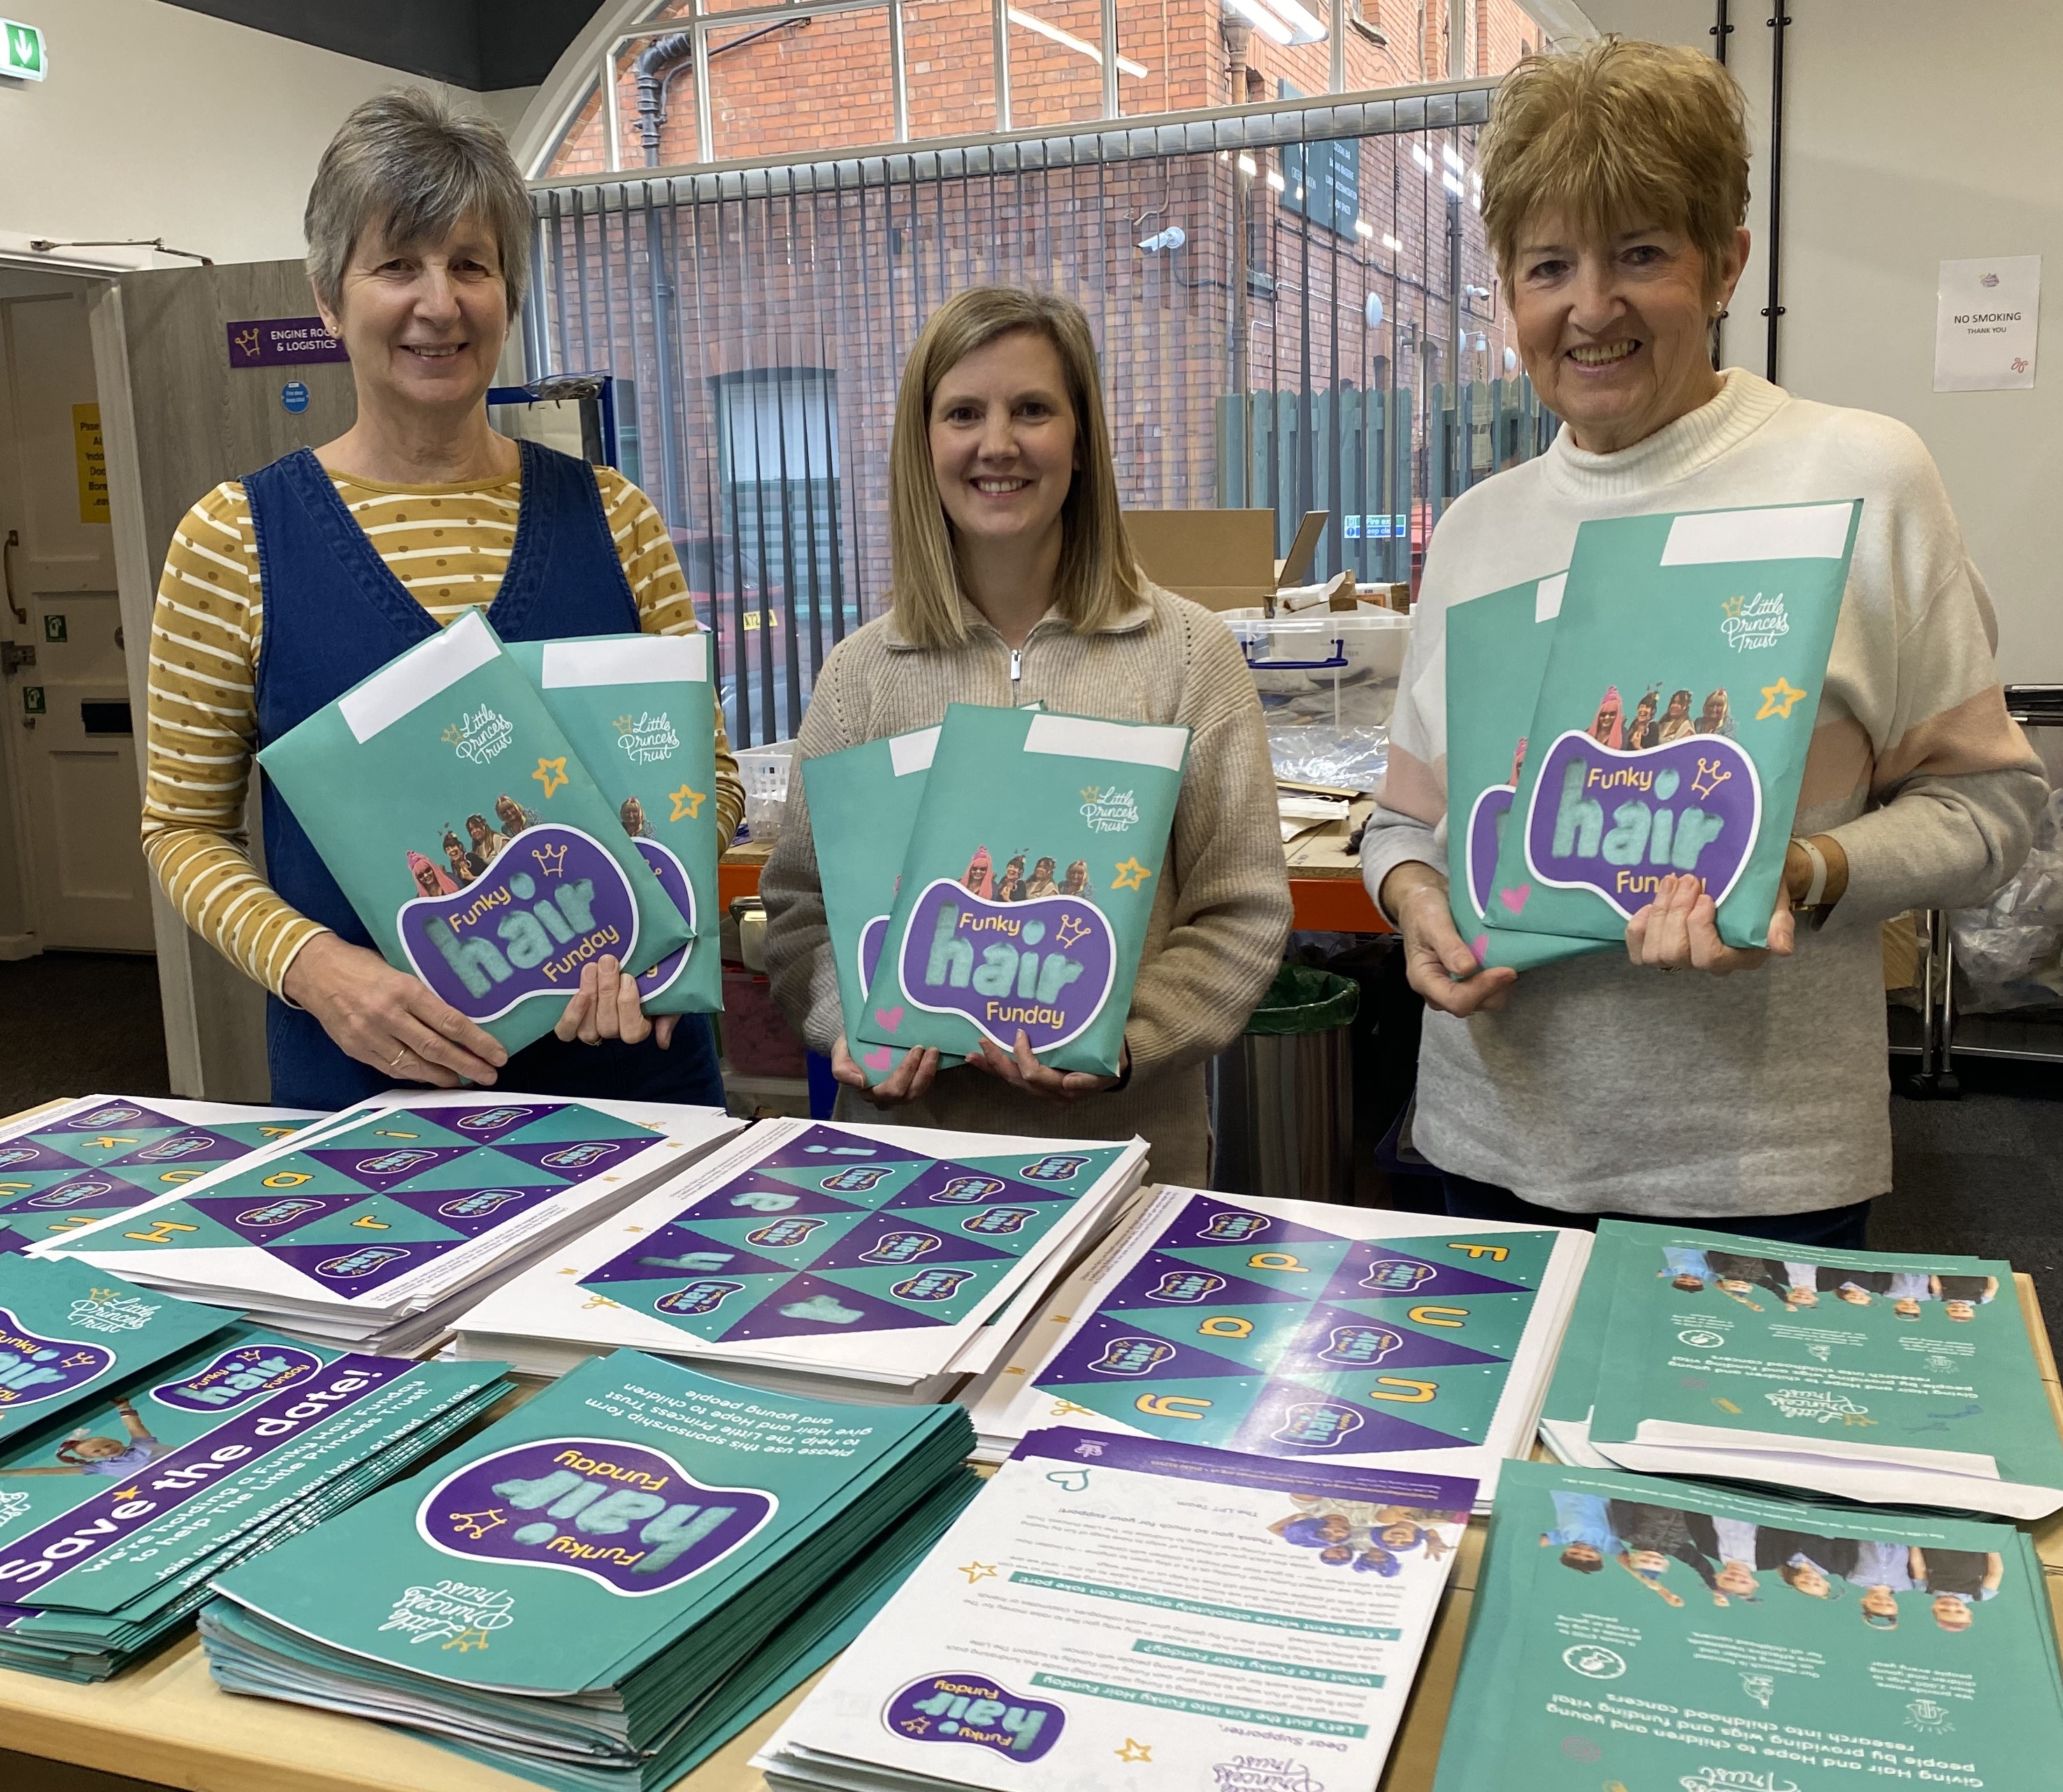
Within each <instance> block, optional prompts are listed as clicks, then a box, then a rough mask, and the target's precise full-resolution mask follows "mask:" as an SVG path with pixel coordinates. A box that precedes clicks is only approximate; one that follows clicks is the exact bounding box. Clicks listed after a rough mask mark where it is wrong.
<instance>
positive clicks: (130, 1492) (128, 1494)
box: [108, 1481, 143, 1503]
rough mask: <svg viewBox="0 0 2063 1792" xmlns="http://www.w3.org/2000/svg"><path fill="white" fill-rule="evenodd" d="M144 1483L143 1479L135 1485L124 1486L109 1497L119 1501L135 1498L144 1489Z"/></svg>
mask: <svg viewBox="0 0 2063 1792" xmlns="http://www.w3.org/2000/svg"><path fill="white" fill-rule="evenodd" d="M142 1488H143V1483H142V1482H141V1481H139V1482H138V1483H137V1484H136V1485H135V1487H125V1488H120V1489H119V1490H118V1491H116V1492H114V1493H111V1494H110V1495H109V1496H108V1497H109V1498H110V1499H111V1500H115V1501H117V1502H118V1503H119V1501H121V1500H133V1499H135V1497H136V1496H137V1494H138V1493H139V1492H140V1491H141V1490H142Z"/></svg>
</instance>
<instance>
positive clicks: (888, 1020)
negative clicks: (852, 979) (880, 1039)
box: [874, 1002, 903, 1033]
mask: <svg viewBox="0 0 2063 1792" xmlns="http://www.w3.org/2000/svg"><path fill="white" fill-rule="evenodd" d="M874 1017H875V1020H877V1021H879V1022H880V1023H881V1025H882V1028H883V1031H885V1032H888V1033H893V1032H895V1029H897V1028H898V1027H899V1026H901V1025H903V1005H902V1003H900V1002H898V1003H897V1004H896V1005H895V1006H894V1007H893V1008H877V1009H875V1011H874Z"/></svg>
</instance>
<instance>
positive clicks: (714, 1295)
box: [652, 1281, 745, 1319]
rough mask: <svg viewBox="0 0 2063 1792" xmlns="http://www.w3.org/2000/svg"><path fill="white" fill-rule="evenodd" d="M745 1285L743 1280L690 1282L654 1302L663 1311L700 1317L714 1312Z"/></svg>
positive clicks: (683, 1315)
mask: <svg viewBox="0 0 2063 1792" xmlns="http://www.w3.org/2000/svg"><path fill="white" fill-rule="evenodd" d="M744 1286H745V1284H744V1283H742V1282H716V1281H703V1282H690V1283H688V1285H687V1286H686V1287H684V1288H676V1289H675V1290H674V1291H673V1292H672V1293H671V1294H670V1295H660V1297H659V1298H658V1299H657V1300H655V1301H653V1303H652V1304H653V1306H654V1307H658V1310H659V1311H661V1312H662V1313H674V1314H678V1315H680V1316H681V1317H682V1318H683V1319H698V1318H699V1317H700V1316H701V1315H703V1314H705V1313H714V1311H716V1310H717V1309H718V1307H721V1306H722V1305H723V1303H725V1302H726V1301H727V1300H728V1299H730V1297H731V1296H732V1295H734V1294H736V1293H737V1292H738V1291H739V1290H740V1289H741V1288H742V1287H744Z"/></svg>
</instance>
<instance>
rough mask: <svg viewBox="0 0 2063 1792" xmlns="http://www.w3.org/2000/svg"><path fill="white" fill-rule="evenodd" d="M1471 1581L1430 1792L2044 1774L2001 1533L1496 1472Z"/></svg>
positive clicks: (2029, 1634)
mask: <svg viewBox="0 0 2063 1792" xmlns="http://www.w3.org/2000/svg"><path fill="white" fill-rule="evenodd" d="M1476 1585H1477V1591H1476V1597H1475V1603H1474V1609H1473V1610H1472V1611H1471V1613H1470V1623H1469V1632H1468V1640H1467V1643H1466V1648H1465V1651H1464V1653H1463V1655H1462V1671H1461V1677H1460V1680H1459V1681H1458V1685H1456V1687H1455V1690H1454V1714H1455V1721H1454V1722H1451V1723H1450V1724H1449V1726H1448V1727H1447V1734H1446V1742H1445V1745H1444V1746H1443V1747H1442V1751H1441V1755H1440V1770H1439V1776H1438V1779H1437V1780H1436V1781H1435V1782H1434V1792H1511V1789H1512V1788H1514V1787H1516V1786H1524V1787H1526V1789H1527V1792H1599V1787H1601V1786H1603V1787H1605V1788H1608V1789H1617V1788H1641V1789H1645V1788H1649V1787H1653V1788H1658V1789H1659V1788H1660V1787H1663V1786H1667V1787H1669V1788H1671V1789H1672V1792H1674V1789H1675V1788H1676V1787H1679V1786H1682V1787H1684V1788H1686V1789H1687V1792H1723V1789H1726V1788H1740V1789H1742V1792H1750V1789H1752V1792H1825V1789H1826V1788H1828V1787H1832V1786H1855V1785H1868V1786H1876V1785H1880V1784H1883V1783H1885V1782H1897V1783H1899V1784H1919V1785H1930V1786H1989V1787H1993V1788H1996V1789H1997V1792H2007V1789H2009V1788H2010V1789H2011V1792H2023V1789H2025V1792H2032V1789H2033V1788H2035V1787H2037V1786H2053V1785H2054V1784H2055V1783H2056V1778H2055V1775H2056V1772H2057V1762H2058V1760H2059V1759H2063V1677H2059V1670H2058V1668H2057V1653H2056V1630H2055V1622H2054V1618H2053V1614H2052V1613H2051V1609H2050V1606H2049V1599H2048V1597H2047V1596H2046V1593H2045V1589H2044V1588H2043V1585H2042V1574H2041V1564H2040V1563H2039V1562H2038V1561H2037V1559H2036V1556H2035V1553H2034V1548H2033V1544H2032V1543H2031V1542H2030V1541H2029V1539H2028V1538H2027V1537H2026V1536H2025V1535H2024V1534H2022V1533H2021V1532H2018V1531H2016V1530H2014V1529H2013V1528H2010V1527H2009V1526H2006V1525H2003V1524H1981V1523H1978V1522H1976V1521H1975V1520H1968V1519H1956V1518H1948V1517H1940V1516H1926V1515H1920V1514H1913V1513H1902V1512H1866V1511H1863V1510H1860V1509H1858V1508H1855V1507H1846V1508H1834V1507H1827V1506H1817V1505H1808V1504H1802V1503H1800V1502H1798V1501H1796V1500H1780V1499H1775V1498H1755V1497H1752V1496H1749V1495H1747V1494H1744V1493H1739V1492H1733V1491H1731V1490H1723V1489H1720V1488H1713V1487H1711V1486H1700V1485H1695V1484H1691V1483H1688V1482H1683V1481H1674V1480H1663V1479H1660V1478H1658V1477H1647V1476H1635V1475H1623V1474H1615V1473H1612V1472H1608V1471H1607V1472H1598V1471H1592V1470H1586V1469H1581V1468H1559V1467H1557V1466H1555V1465H1554V1464H1547V1463H1514V1464H1512V1465H1511V1466H1510V1468H1507V1469H1506V1472H1505V1478H1504V1483H1503V1485H1502V1487H1500V1488H1498V1496H1497V1512H1496V1516H1494V1518H1493V1519H1492V1520H1490V1544H1489V1548H1488V1550H1487V1552H1486V1556H1485V1559H1484V1562H1483V1566H1482V1570H1481V1572H1480V1573H1479V1574H1478V1578H1477V1583H1476ZM1464 1713H1466V1721H1465V1722H1464V1721H1462V1718H1463V1714H1464Z"/></svg>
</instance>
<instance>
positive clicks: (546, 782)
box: [530, 754, 573, 803]
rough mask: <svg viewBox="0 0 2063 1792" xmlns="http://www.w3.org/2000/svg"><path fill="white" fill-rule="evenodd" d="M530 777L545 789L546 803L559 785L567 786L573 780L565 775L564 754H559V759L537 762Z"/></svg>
mask: <svg viewBox="0 0 2063 1792" xmlns="http://www.w3.org/2000/svg"><path fill="white" fill-rule="evenodd" d="M530 775H531V776H532V777H533V778H534V779H537V782H538V783H541V784H542V785H543V786H544V787H545V801H546V802H547V803H549V802H550V801H551V799H552V792H553V791H555V790H557V788H558V787H560V786H561V784H568V783H572V782H573V780H572V779H570V778H569V777H567V775H566V761H565V755H564V754H561V755H559V757H558V758H557V759H540V760H538V761H537V770H536V771H533V772H532V773H531V774H530Z"/></svg>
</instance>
